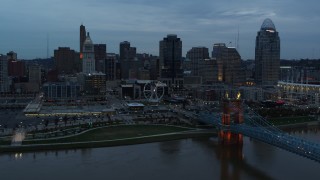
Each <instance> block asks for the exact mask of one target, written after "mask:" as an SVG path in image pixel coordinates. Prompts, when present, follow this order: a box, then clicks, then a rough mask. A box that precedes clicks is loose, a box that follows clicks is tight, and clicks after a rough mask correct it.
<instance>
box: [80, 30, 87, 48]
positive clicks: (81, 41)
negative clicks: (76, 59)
mask: <svg viewBox="0 0 320 180" xmlns="http://www.w3.org/2000/svg"><path fill="white" fill-rule="evenodd" d="M85 40H86V27H85V26H84V25H82V24H81V26H80V54H82V52H83V43H84V41H85Z"/></svg>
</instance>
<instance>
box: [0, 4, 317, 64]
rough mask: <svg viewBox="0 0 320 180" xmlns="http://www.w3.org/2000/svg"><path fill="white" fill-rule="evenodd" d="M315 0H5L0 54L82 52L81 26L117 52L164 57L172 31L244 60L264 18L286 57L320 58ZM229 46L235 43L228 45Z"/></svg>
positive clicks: (187, 43) (186, 44) (0, 10)
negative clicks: (162, 46)
mask: <svg viewBox="0 0 320 180" xmlns="http://www.w3.org/2000/svg"><path fill="white" fill-rule="evenodd" d="M318 7H320V1H318V0H308V1H307V2H306V1H302V0H283V1H279V0H268V1H261V0H196V1H195V0H1V2H0V23H1V26H0V53H2V54H6V53H7V52H9V51H14V52H16V53H17V54H18V59H33V58H46V57H47V40H48V42H49V56H53V51H54V49H57V48H58V47H70V48H71V49H74V50H76V51H79V26H80V25H81V24H83V25H85V26H86V30H87V32H90V37H91V39H92V41H93V43H96V44H98V43H105V44H107V51H108V52H113V53H119V43H120V42H122V41H129V42H130V43H131V46H133V47H137V52H138V53H150V54H153V55H159V41H160V40H162V39H163V38H164V37H166V36H167V34H177V35H178V37H179V38H181V40H182V44H183V56H185V54H186V53H187V51H188V50H190V49H191V48H192V47H197V46H205V47H207V48H209V52H210V54H211V51H212V45H213V44H214V43H226V44H227V45H228V46H235V45H236V40H237V36H238V32H239V42H238V51H239V53H240V55H241V57H242V59H254V48H255V38H256V35H257V31H259V30H260V27H261V25H262V23H263V20H264V19H265V18H270V19H272V21H273V22H274V24H275V26H276V29H277V31H278V32H279V36H280V39H281V58H282V59H301V58H320V46H319V45H320V23H319V22H320V13H319V9H318ZM230 42H231V43H230Z"/></svg>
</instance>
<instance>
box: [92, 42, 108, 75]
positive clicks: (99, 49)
mask: <svg viewBox="0 0 320 180" xmlns="http://www.w3.org/2000/svg"><path fill="white" fill-rule="evenodd" d="M106 54H107V45H106V44H95V45H94V59H95V60H96V71H97V72H102V73H105V69H106Z"/></svg>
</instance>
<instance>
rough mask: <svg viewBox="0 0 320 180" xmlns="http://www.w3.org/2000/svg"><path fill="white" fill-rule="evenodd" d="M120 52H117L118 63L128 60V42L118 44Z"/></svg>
mask: <svg viewBox="0 0 320 180" xmlns="http://www.w3.org/2000/svg"><path fill="white" fill-rule="evenodd" d="M119 49H120V52H119V55H120V62H122V61H124V60H128V59H129V58H128V54H129V53H128V52H129V49H130V42H128V41H123V42H121V43H120V48H119Z"/></svg>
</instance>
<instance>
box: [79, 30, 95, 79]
mask: <svg viewBox="0 0 320 180" xmlns="http://www.w3.org/2000/svg"><path fill="white" fill-rule="evenodd" d="M95 68H96V66H95V59H94V48H93V43H92V40H91V38H90V35H89V33H88V34H87V37H86V40H85V41H84V43H83V58H82V72H83V73H85V74H90V73H93V72H95Z"/></svg>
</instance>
